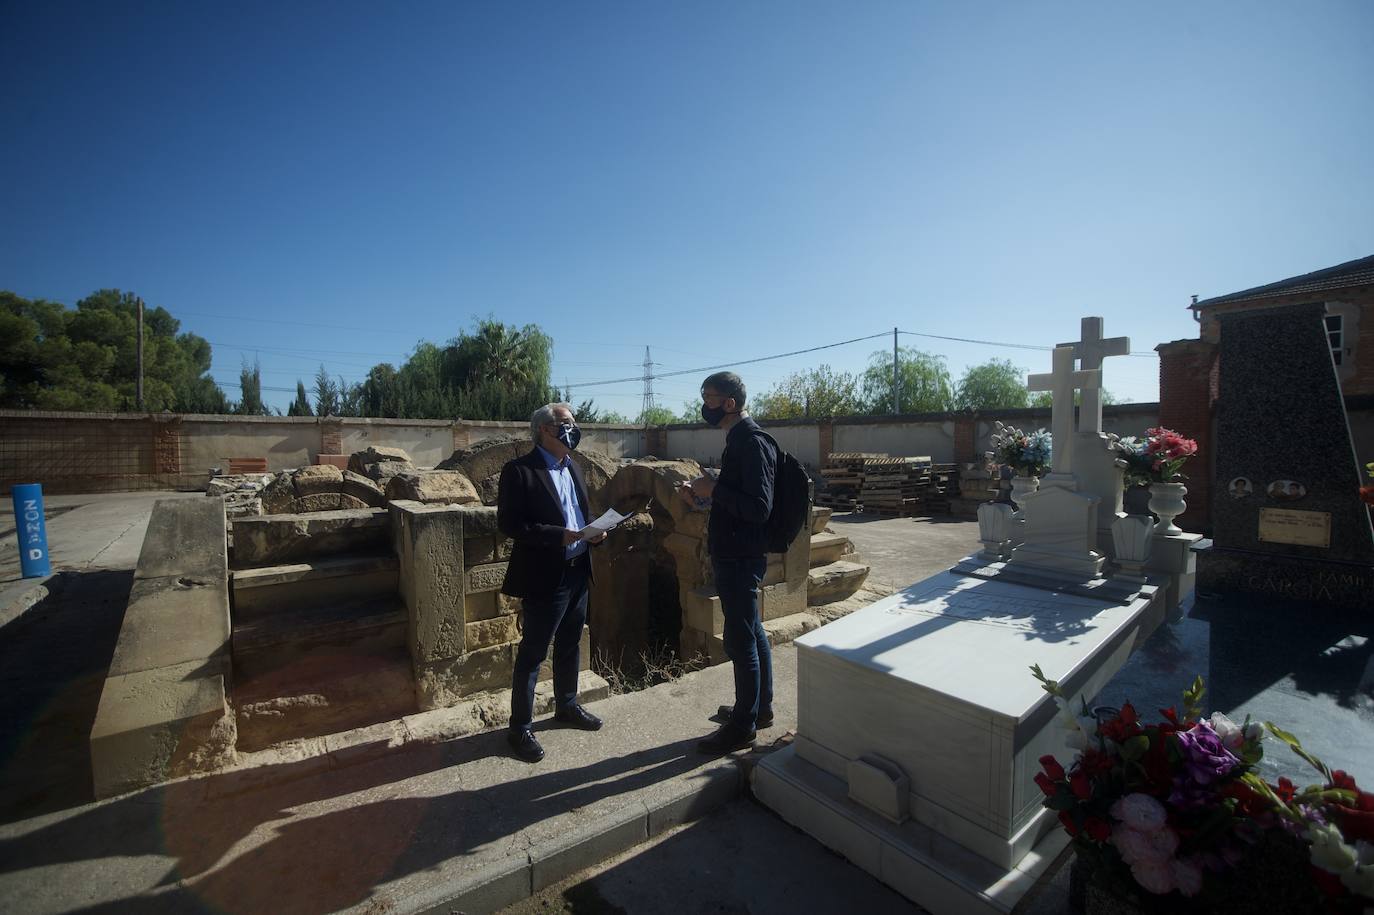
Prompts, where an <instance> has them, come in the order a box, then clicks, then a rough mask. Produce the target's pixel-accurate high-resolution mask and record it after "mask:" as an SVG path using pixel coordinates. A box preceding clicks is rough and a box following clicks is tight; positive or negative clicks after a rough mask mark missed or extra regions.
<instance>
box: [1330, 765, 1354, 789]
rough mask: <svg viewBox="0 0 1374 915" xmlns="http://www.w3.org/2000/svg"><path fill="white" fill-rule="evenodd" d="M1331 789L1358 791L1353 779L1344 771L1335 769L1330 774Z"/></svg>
mask: <svg viewBox="0 0 1374 915" xmlns="http://www.w3.org/2000/svg"><path fill="white" fill-rule="evenodd" d="M1331 787H1332V788H1344V789H1346V790H1347V791H1359V790H1360V787H1359V786H1358V785H1356V784H1355V779H1354V778H1352V777H1351V776H1350V775H1349V773H1347V772H1346V771H1345V770H1344V769H1336V770H1335V771H1334V772H1332V773H1331Z"/></svg>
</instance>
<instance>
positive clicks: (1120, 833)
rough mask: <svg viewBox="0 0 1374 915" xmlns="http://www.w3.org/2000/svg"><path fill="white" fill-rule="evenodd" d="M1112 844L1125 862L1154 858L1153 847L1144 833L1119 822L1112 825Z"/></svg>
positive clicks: (1151, 859) (1133, 862)
mask: <svg viewBox="0 0 1374 915" xmlns="http://www.w3.org/2000/svg"><path fill="white" fill-rule="evenodd" d="M1112 844H1113V845H1115V846H1116V850H1117V851H1118V852H1120V853H1121V859H1122V860H1123V861H1125V862H1126V863H1127V864H1135V863H1136V862H1137V861H1153V860H1156V855H1155V848H1154V845H1153V844H1151V842H1150V839H1149V837H1148V836H1146V835H1145V833H1143V832H1141V831H1140V830H1138V829H1132V828H1130V827H1129V826H1123V825H1121V824H1120V823H1118V824H1116V825H1115V826H1113V827H1112Z"/></svg>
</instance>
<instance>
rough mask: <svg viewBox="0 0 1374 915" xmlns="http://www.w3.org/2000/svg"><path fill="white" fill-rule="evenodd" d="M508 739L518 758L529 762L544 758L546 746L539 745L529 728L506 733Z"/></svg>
mask: <svg viewBox="0 0 1374 915" xmlns="http://www.w3.org/2000/svg"><path fill="white" fill-rule="evenodd" d="M506 741H507V742H508V743H509V744H510V746H511V749H512V750H514V751H515V756H516V758H517V759H523V760H524V761H525V762H527V763H537V762H539V760H541V759H543V758H544V748H543V747H541V746H540V745H539V741H537V740H535V739H534V735H533V734H532V733H530V729H529V728H521V729H519V730H513V731H511V732H510V733H509V734H507V735H506Z"/></svg>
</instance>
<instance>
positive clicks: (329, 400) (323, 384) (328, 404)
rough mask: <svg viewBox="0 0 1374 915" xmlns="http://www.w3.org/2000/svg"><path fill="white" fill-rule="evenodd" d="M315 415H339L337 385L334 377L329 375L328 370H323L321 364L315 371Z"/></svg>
mask: <svg viewBox="0 0 1374 915" xmlns="http://www.w3.org/2000/svg"><path fill="white" fill-rule="evenodd" d="M315 415H316V416H338V415H339V387H338V385H337V384H335V382H334V379H332V378H330V377H329V372H327V371H325V368H324V365H323V364H321V365H320V370H319V371H318V372H316V373H315Z"/></svg>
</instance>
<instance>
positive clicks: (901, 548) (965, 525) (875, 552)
mask: <svg viewBox="0 0 1374 915" xmlns="http://www.w3.org/2000/svg"><path fill="white" fill-rule="evenodd" d="M830 529H831V530H833V531H834V532H835V533H837V534H843V535H844V536H845V537H848V538H849V540H850V542H851V543H853V544H854V550H855V552H857V553H858V554H859V557H860V558H861V559H862V560H863V561H864V562H866V563H868V564H869V566H871V567H872V571H870V572H869V573H868V580H869V581H870V582H872V583H874V584H881V585H885V586H886V587H888V588H890V589H892V590H894V591H898V590H901V589H902V588H906V587H908V586H910V585H914V584H915V583H916V582H918V581H921V580H923V579H926V578H929V577H930V576H932V575H934V574H935V573H936V572H943V571H945V570H946V569H948V568H949V567H950V566H952V565H954V563H955V562H957V561H958V560H960V559H962V558H964V557H965V556H967V555H969V554H970V553H976V552H977V551H978V550H980V549H982V544H980V543H979V542H978V522H977V521H976V520H974V519H964V518H950V517H942V516H941V517H916V518H885V517H882V516H879V515H867V514H864V513H862V512H836V513H835V514H833V515H831V516H830Z"/></svg>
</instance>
